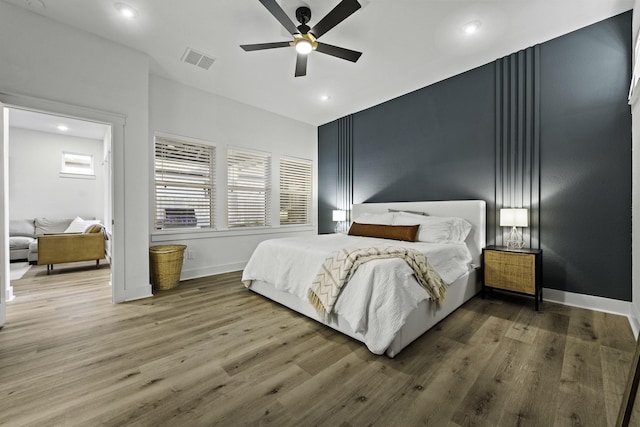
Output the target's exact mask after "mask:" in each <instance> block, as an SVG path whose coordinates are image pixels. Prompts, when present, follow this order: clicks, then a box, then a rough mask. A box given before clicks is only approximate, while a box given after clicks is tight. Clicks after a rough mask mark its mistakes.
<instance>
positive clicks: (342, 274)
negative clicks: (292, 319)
mask: <svg viewBox="0 0 640 427" xmlns="http://www.w3.org/2000/svg"><path fill="white" fill-rule="evenodd" d="M383 258H402V259H403V260H404V261H405V262H406V263H407V265H409V267H411V269H412V270H413V272H414V274H415V276H416V279H417V280H418V283H420V285H421V286H422V287H423V288H424V289H425V290H426V291H427V293H428V294H429V296H430V297H431V300H432V301H434V302H435V303H436V304H438V305H439V304H440V303H441V302H442V301H443V300H444V297H445V292H446V290H445V286H444V282H443V281H442V279H441V278H440V275H439V274H438V273H437V272H436V271H435V270H434V269H433V267H431V264H429V261H428V260H427V257H425V256H424V254H423V253H421V252H419V251H416V250H414V249H407V248H396V247H386V248H362V249H355V250H348V249H342V250H340V251H338V252H335V253H334V254H333V255H332V256H330V257H328V258H327V259H325V261H324V262H323V264H322V267H321V268H320V271H319V272H318V274H317V275H316V277H315V279H314V280H313V283H312V284H311V287H310V288H309V293H308V298H309V302H311V304H312V305H313V306H314V307H315V309H316V311H317V312H318V314H320V315H321V316H324V317H325V318H326V317H327V316H328V315H329V314H330V313H331V312H332V311H333V307H334V305H335V303H336V300H337V299H338V296H339V295H340V290H341V289H342V287H343V286H344V285H345V284H346V283H347V282H348V281H349V279H350V278H351V276H353V274H354V273H355V272H356V270H357V269H358V267H359V266H360V265H362V264H363V263H365V262H368V261H373V260H375V259H383Z"/></svg>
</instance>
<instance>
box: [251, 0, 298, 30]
mask: <svg viewBox="0 0 640 427" xmlns="http://www.w3.org/2000/svg"><path fill="white" fill-rule="evenodd" d="M259 1H260V3H262V5H263V6H264V7H266V8H267V10H268V11H269V12H270V13H271V14H272V15H273V17H274V18H276V19H277V20H278V22H280V23H281V24H282V26H283V27H284V28H286V30H287V31H289V33H291V34H292V35H293V34H300V31H298V29H297V28H296V26H295V25H294V23H293V22H291V19H289V17H288V16H287V14H286V13H284V10H282V8H281V7H280V5H279V4H278V3H276V0H259Z"/></svg>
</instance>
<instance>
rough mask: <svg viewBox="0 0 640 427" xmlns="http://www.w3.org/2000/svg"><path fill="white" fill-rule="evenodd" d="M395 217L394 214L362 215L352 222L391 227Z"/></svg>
mask: <svg viewBox="0 0 640 427" xmlns="http://www.w3.org/2000/svg"><path fill="white" fill-rule="evenodd" d="M395 215H396V214H395V213H394V212H385V213H380V214H374V213H363V214H362V215H359V216H358V217H357V218H356V219H354V220H353V222H357V223H358V224H378V225H391V223H392V222H393V218H394V217H395ZM412 225H413V224H412Z"/></svg>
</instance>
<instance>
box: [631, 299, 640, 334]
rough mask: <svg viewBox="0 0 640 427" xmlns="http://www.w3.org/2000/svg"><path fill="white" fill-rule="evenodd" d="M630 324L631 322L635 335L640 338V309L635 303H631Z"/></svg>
mask: <svg viewBox="0 0 640 427" xmlns="http://www.w3.org/2000/svg"><path fill="white" fill-rule="evenodd" d="M629 305H630V306H631V307H630V308H629V324H631V330H632V331H633V335H634V336H635V337H636V339H638V332H640V311H639V310H638V307H636V306H635V304H629Z"/></svg>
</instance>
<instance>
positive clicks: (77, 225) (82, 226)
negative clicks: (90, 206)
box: [64, 216, 100, 233]
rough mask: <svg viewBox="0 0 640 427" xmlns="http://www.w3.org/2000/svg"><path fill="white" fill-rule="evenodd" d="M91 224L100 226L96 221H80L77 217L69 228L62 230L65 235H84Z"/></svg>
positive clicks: (98, 221)
mask: <svg viewBox="0 0 640 427" xmlns="http://www.w3.org/2000/svg"><path fill="white" fill-rule="evenodd" d="M93 224H100V220H98V219H86V220H85V219H82V218H80V217H79V216H77V217H75V218H74V219H73V221H71V224H69V227H67V229H66V230H64V232H65V233H84V231H85V230H86V229H87V228H89V227H90V226H92V225H93Z"/></svg>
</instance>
